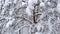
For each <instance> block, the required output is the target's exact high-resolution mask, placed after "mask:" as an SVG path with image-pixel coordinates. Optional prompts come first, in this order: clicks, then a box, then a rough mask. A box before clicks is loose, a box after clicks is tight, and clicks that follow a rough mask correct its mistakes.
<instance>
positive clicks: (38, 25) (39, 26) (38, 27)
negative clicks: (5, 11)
mask: <svg viewBox="0 0 60 34" xmlns="http://www.w3.org/2000/svg"><path fill="white" fill-rule="evenodd" d="M36 27H37V30H38V31H40V28H41V24H39V23H38V24H37V26H36Z"/></svg>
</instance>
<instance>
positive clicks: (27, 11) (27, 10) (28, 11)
mask: <svg viewBox="0 0 60 34" xmlns="http://www.w3.org/2000/svg"><path fill="white" fill-rule="evenodd" d="M26 13H27V14H28V15H29V16H31V10H30V9H29V7H27V8H26Z"/></svg>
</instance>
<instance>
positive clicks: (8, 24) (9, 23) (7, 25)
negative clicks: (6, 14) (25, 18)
mask: <svg viewBox="0 0 60 34" xmlns="http://www.w3.org/2000/svg"><path fill="white" fill-rule="evenodd" d="M14 20H15V19H13V20H10V21H8V23H7V24H6V28H8V27H9V26H10V25H12V22H13V21H14Z"/></svg>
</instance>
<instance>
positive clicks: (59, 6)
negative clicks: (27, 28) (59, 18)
mask: <svg viewBox="0 0 60 34" xmlns="http://www.w3.org/2000/svg"><path fill="white" fill-rule="evenodd" d="M57 11H58V12H59V13H60V3H58V5H57Z"/></svg>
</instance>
